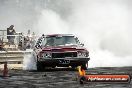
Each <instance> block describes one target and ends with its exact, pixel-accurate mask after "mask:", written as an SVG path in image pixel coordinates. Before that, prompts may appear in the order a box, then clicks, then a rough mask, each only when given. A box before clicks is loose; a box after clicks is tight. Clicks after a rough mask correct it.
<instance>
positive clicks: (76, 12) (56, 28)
mask: <svg viewBox="0 0 132 88" xmlns="http://www.w3.org/2000/svg"><path fill="white" fill-rule="evenodd" d="M46 3H47V5H46ZM44 5H45V6H47V7H46V8H44ZM61 7H62V8H61ZM0 12H1V13H0V19H1V20H0V24H1V25H0V28H1V29H6V28H7V27H8V26H10V25H11V24H14V25H15V28H16V30H17V31H22V32H26V31H27V30H28V29H32V31H35V33H36V34H39V35H42V34H43V33H44V34H52V33H54V34H55V33H64V34H65V33H70V34H71V33H73V34H76V35H78V36H79V38H80V39H81V40H82V41H83V43H84V44H85V46H86V47H87V49H88V50H89V52H90V57H91V60H90V61H89V66H90V67H100V66H132V59H131V58H132V48H131V45H132V40H131V37H132V35H131V33H132V30H131V28H132V26H131V24H132V21H131V20H132V17H131V15H132V3H131V0H53V1H52V0H47V1H46V0H44V1H43V0H40V1H39V0H28V1H27V2H26V3H25V1H24V0H21V1H19V0H13V1H9V0H4V1H1V3H0ZM27 58H30V56H27ZM29 62H30V60H27V59H24V63H26V65H25V64H24V65H25V66H26V68H30V67H32V66H30V64H29Z"/></svg>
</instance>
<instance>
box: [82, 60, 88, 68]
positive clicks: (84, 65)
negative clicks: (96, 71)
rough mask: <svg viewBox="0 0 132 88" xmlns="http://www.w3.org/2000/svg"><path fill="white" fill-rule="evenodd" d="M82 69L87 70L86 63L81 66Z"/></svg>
mask: <svg viewBox="0 0 132 88" xmlns="http://www.w3.org/2000/svg"><path fill="white" fill-rule="evenodd" d="M82 69H84V70H87V69H88V62H86V63H84V64H82Z"/></svg>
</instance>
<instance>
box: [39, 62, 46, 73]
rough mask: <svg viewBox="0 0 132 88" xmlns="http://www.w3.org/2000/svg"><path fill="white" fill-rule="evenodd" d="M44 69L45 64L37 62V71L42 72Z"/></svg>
mask: <svg viewBox="0 0 132 88" xmlns="http://www.w3.org/2000/svg"><path fill="white" fill-rule="evenodd" d="M44 69H45V67H44V65H43V63H42V62H39V61H37V71H42V70H44Z"/></svg>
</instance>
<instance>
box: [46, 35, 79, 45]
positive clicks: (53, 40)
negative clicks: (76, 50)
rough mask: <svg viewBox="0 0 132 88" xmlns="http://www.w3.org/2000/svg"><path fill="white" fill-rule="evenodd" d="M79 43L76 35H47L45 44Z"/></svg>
mask: <svg viewBox="0 0 132 88" xmlns="http://www.w3.org/2000/svg"><path fill="white" fill-rule="evenodd" d="M61 45H62V46H64V45H65V46H66V45H77V41H76V39H75V38H74V36H50V37H46V40H45V44H44V46H61Z"/></svg>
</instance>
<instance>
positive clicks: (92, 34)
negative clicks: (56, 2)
mask: <svg viewBox="0 0 132 88" xmlns="http://www.w3.org/2000/svg"><path fill="white" fill-rule="evenodd" d="M127 5H128V2H125V1H123V0H115V1H113V0H110V1H108V0H107V1H105V0H92V1H90V0H83V1H79V2H78V3H77V4H76V5H75V8H74V13H73V14H72V15H71V16H70V17H69V24H70V27H71V28H72V32H73V33H74V32H76V34H78V35H79V36H80V37H81V38H82V40H83V41H84V43H85V45H86V46H87V48H88V49H89V51H90V56H91V61H90V63H89V65H90V66H91V67H100V66H130V65H132V59H131V58H132V48H131V45H132V40H131V37H132V35H131V33H130V31H131V29H129V26H130V25H129V23H128V22H129V20H130V19H129V18H130V17H129V16H130V13H129V9H128V8H127V7H128V6H127Z"/></svg>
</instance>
